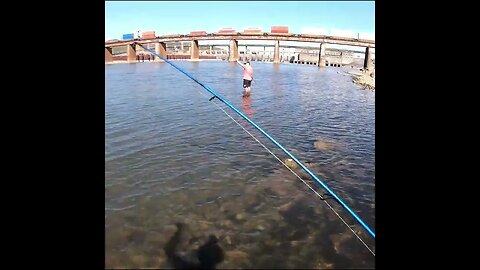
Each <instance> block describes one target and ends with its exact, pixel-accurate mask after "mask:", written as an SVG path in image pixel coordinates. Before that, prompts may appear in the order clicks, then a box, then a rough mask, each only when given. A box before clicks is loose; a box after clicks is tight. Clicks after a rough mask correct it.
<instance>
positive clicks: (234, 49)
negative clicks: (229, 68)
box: [228, 39, 240, 62]
mask: <svg viewBox="0 0 480 270" xmlns="http://www.w3.org/2000/svg"><path fill="white" fill-rule="evenodd" d="M239 58H240V54H239V53H238V41H236V40H235V39H232V40H230V57H229V58H228V61H230V62H234V61H237V60H238V59H239Z"/></svg>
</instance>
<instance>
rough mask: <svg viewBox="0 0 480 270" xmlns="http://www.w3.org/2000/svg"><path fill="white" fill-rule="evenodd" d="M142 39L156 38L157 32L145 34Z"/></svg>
mask: <svg viewBox="0 0 480 270" xmlns="http://www.w3.org/2000/svg"><path fill="white" fill-rule="evenodd" d="M142 38H155V31H148V32H143V33H142Z"/></svg>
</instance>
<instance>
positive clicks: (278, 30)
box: [271, 26, 288, 33]
mask: <svg viewBox="0 0 480 270" xmlns="http://www.w3.org/2000/svg"><path fill="white" fill-rule="evenodd" d="M271 33H288V26H272V29H271Z"/></svg>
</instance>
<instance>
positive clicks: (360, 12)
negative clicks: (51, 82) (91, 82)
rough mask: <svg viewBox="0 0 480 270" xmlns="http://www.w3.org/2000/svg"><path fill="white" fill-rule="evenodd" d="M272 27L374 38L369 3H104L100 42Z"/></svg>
mask: <svg viewBox="0 0 480 270" xmlns="http://www.w3.org/2000/svg"><path fill="white" fill-rule="evenodd" d="M274 25H282V26H288V27H289V30H290V32H291V33H298V34H302V33H313V32H317V33H326V34H331V35H343V36H349V35H357V33H361V35H364V36H365V37H366V38H370V39H374V34H375V2H373V1H331V2H330V1H329V2H326V1H325V2H321V1H278V2H277V1H191V2H190V1H189V2H186V1H159V2H138V1H135V2H133V1H132V2H126V1H118V2H115V1H110V2H108V1H107V2H105V40H108V39H121V38H122V34H126V33H136V32H137V30H140V31H155V32H156V34H157V35H162V34H176V33H178V34H187V33H189V32H190V31H197V30H204V31H207V32H216V31H218V29H219V28H222V27H233V28H235V29H236V30H237V31H243V30H244V29H245V28H246V27H259V28H261V29H262V30H263V31H264V32H269V31H270V27H271V26H274Z"/></svg>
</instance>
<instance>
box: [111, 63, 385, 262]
mask: <svg viewBox="0 0 480 270" xmlns="http://www.w3.org/2000/svg"><path fill="white" fill-rule="evenodd" d="M176 64H177V65H178V66H180V67H181V68H183V69H185V70H186V71H187V72H189V73H190V74H192V75H193V76H194V77H196V78H198V79H199V80H200V81H202V82H203V83H206V84H207V85H208V86H210V87H211V88H212V89H214V90H215V91H217V92H218V93H220V94H221V95H223V96H224V97H225V98H226V99H227V100H229V101H230V102H231V103H232V104H234V106H236V107H237V108H239V109H240V110H241V111H242V112H244V113H245V114H246V115H247V116H249V117H251V119H253V120H254V121H255V122H256V123H257V124H258V125H260V126H261V127H262V128H264V129H265V130H266V131H267V132H268V133H269V134H270V135H271V136H272V137H273V138H275V139H276V140H277V141H278V142H279V143H281V144H282V145H283V146H284V147H285V148H287V149H288V150H289V151H291V153H292V154H293V155H295V156H296V157H297V158H298V159H299V160H300V161H302V162H309V167H310V168H311V170H312V171H313V172H314V173H316V174H317V175H318V176H319V177H320V178H321V179H322V180H324V182H325V183H326V184H327V185H329V186H330V187H331V188H332V189H333V190H334V191H335V192H336V193H337V195H339V197H340V198H342V199H343V200H344V201H345V202H346V203H347V205H349V206H350V207H351V208H352V209H353V210H354V211H355V212H356V213H357V214H358V215H359V216H360V217H361V218H362V219H363V220H364V221H365V223H366V224H368V225H369V226H370V227H371V228H372V229H373V230H375V93H374V92H370V91H366V90H363V89H362V88H360V87H359V86H356V85H354V84H353V83H352V79H351V77H350V76H348V75H346V74H345V72H344V70H343V69H340V68H330V67H329V68H325V69H321V70H319V69H318V68H317V67H315V66H303V65H293V64H292V65H289V64H282V65H273V64H270V63H256V62H253V63H252V65H253V68H254V70H255V76H254V77H255V81H254V83H253V85H252V96H251V98H249V99H243V98H242V97H241V92H242V77H241V76H242V70H241V68H240V67H239V66H238V65H236V64H234V63H228V62H225V61H210V62H208V61H204V62H176ZM105 77H106V78H105V103H106V104H105V234H106V239H105V241H106V255H105V256H106V257H105V264H106V267H110V268H117V267H118V268H125V267H136V268H138V267H161V268H166V267H169V265H168V263H167V261H166V258H165V254H164V252H163V247H164V245H165V243H166V242H167V241H168V239H169V237H171V236H172V234H173V232H174V231H175V226H174V224H175V223H177V222H183V223H185V224H187V229H188V230H187V232H186V234H185V235H184V240H183V241H182V243H181V245H180V246H179V250H178V251H179V252H184V253H182V254H186V253H188V252H190V253H191V252H192V250H194V249H195V248H196V247H198V245H199V244H202V242H203V241H205V239H206V238H207V237H208V235H210V234H214V235H216V236H218V237H219V239H220V242H219V243H220V246H221V247H222V248H223V249H224V251H225V253H226V258H225V261H224V262H223V263H222V264H220V265H219V266H218V267H219V268H320V267H321V268H359V267H361V268H373V267H374V266H375V262H374V261H375V257H374V256H373V255H372V254H371V253H370V252H369V251H368V250H367V249H366V248H365V246H363V245H362V244H361V242H360V241H359V240H358V239H356V238H355V237H354V236H353V234H352V233H351V231H350V230H349V229H348V228H347V227H346V226H345V225H344V224H343V223H342V222H341V221H340V220H339V218H338V217H337V216H336V215H335V214H334V213H333V212H332V211H331V210H330V209H328V208H327V207H326V205H325V203H324V202H323V201H321V200H320V199H319V198H318V197H317V196H316V195H315V194H314V193H313V192H312V191H311V190H309V189H308V188H307V187H306V186H305V184H303V183H302V182H301V181H300V180H299V179H297V178H296V177H295V176H294V175H293V174H292V173H291V172H289V171H288V170H287V169H286V168H285V167H283V165H282V164H281V163H280V162H279V161H278V160H276V159H275V158H274V157H273V156H272V155H271V154H270V153H268V152H267V151H266V150H265V149H264V148H262V147H261V146H260V145H259V144H258V143H257V142H256V141H255V140H254V139H252V138H251V137H250V136H249V135H248V134H247V133H246V132H245V131H244V130H242V128H240V127H239V126H238V125H237V124H235V123H234V122H233V121H232V120H231V119H230V118H229V117H228V116H226V115H225V114H224V112H222V111H221V110H220V109H219V108H218V107H216V106H215V104H213V102H216V103H217V104H219V105H220V106H221V107H222V108H224V110H225V111H226V112H228V113H229V114H230V115H231V116H232V117H233V118H234V119H236V120H237V121H239V123H240V124H242V125H243V126H244V127H245V128H246V129H247V130H248V131H250V132H251V133H252V134H253V135H254V136H255V137H257V138H258V139H259V140H260V141H261V142H262V143H264V144H265V145H266V146H267V147H268V148H269V149H271V150H272V151H273V152H274V153H275V154H276V155H278V157H279V158H280V159H282V160H284V159H286V158H287V156H286V155H285V154H284V153H283V152H282V151H281V150H279V149H278V148H277V147H276V146H275V145H273V143H271V142H270V141H269V140H268V139H266V138H265V137H264V136H263V135H261V134H260V132H258V131H257V130H255V129H254V128H253V127H251V126H250V125H249V124H248V123H247V122H246V121H245V120H243V119H241V117H240V116H238V115H237V114H235V113H234V112H233V111H232V110H231V109H229V108H228V107H226V106H225V105H224V104H222V103H221V102H219V101H218V100H217V99H215V100H213V101H209V100H208V99H209V98H210V97H211V95H210V94H209V93H207V92H206V90H204V89H203V88H202V87H201V86H199V85H198V84H196V83H195V82H194V81H192V80H190V79H189V78H187V77H186V76H185V75H183V74H182V73H180V72H179V71H177V70H176V69H174V68H173V67H171V66H170V65H168V64H166V63H153V62H152V63H136V64H118V65H106V66H105ZM315 145H317V147H315ZM295 171H296V172H297V173H299V175H300V176H302V177H304V178H306V179H308V177H307V175H306V174H305V173H302V171H301V170H300V169H296V170H295ZM312 186H314V187H315V188H316V189H317V190H318V191H319V192H320V194H323V193H324V192H325V191H324V190H322V189H321V188H319V185H318V184H317V183H312ZM328 201H329V202H330V203H331V204H332V205H333V206H334V208H335V209H337V210H338V211H339V214H340V215H341V216H342V217H343V218H345V219H346V220H347V222H348V223H349V224H355V226H354V229H355V230H356V231H358V232H359V235H360V236H361V237H362V239H364V240H365V241H366V243H367V244H368V245H369V246H370V247H371V248H373V249H374V247H375V243H374V240H373V239H372V238H371V237H370V236H369V235H368V234H367V233H366V231H364V230H363V229H362V228H361V227H360V225H359V224H358V223H356V222H355V221H354V220H353V219H352V218H351V217H350V216H349V215H348V214H347V212H346V211H345V210H342V208H341V207H340V206H339V205H338V204H337V203H336V202H335V201H332V200H328Z"/></svg>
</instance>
